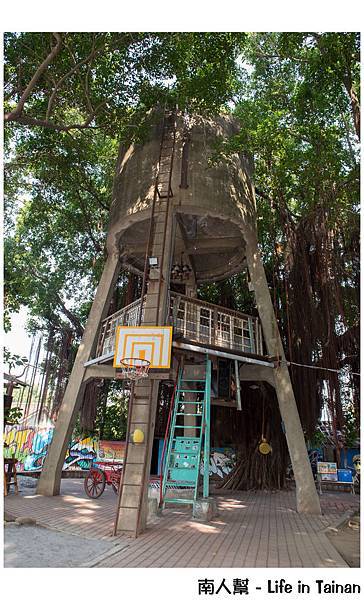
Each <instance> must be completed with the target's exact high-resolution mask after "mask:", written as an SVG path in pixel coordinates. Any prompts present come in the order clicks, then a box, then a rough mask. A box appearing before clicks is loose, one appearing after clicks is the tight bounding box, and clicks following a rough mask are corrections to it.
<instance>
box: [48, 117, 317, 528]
mask: <svg viewBox="0 0 364 600" xmlns="http://www.w3.org/2000/svg"><path fill="white" fill-rule="evenodd" d="M238 130H239V127H238V124H237V123H236V121H234V119H233V118H232V117H230V116H227V115H224V116H223V115H220V116H218V117H216V118H213V119H212V118H205V117H200V116H192V117H189V118H188V119H187V118H185V117H184V116H183V115H181V114H179V113H176V112H174V111H171V112H168V113H165V114H159V115H158V113H156V115H155V119H154V124H153V125H152V126H151V129H150V135H149V137H148V139H147V141H145V142H144V143H143V144H132V145H131V146H130V147H129V148H127V149H125V148H120V152H119V157H118V161H117V166H116V174H115V180H114V188H113V199H112V204H111V212H110V223H109V229H108V236H107V251H108V258H107V261H106V264H105V267H104V271H103V274H102V277H101V280H100V283H99V286H98V289H97V292H96V295H95V299H94V302H93V305H92V309H91V312H90V315H89V319H88V321H87V325H86V327H85V332H84V336H83V339H82V341H81V344H80V348H79V351H78V354H77V357H76V360H75V363H74V367H73V370H72V373H71V376H70V380H69V383H68V386H67V390H66V393H65V396H64V400H63V403H62V406H61V409H60V412H59V417H58V421H57V424H56V428H55V434H54V438H53V442H52V444H51V447H50V450H49V453H48V456H47V459H46V461H45V465H44V468H43V472H42V475H41V478H40V482H39V486H38V492H39V493H42V494H46V495H53V494H58V493H59V485H60V477H61V471H62V465H63V461H64V456H65V452H66V448H67V444H68V441H69V437H70V435H71V432H72V428H73V425H74V421H75V418H76V415H77V410H78V407H79V403H80V401H81V398H82V393H83V388H84V386H85V383H86V382H87V381H88V380H89V379H90V378H92V377H101V378H106V377H109V378H113V377H115V369H113V367H112V366H111V364H110V361H111V360H112V355H113V344H114V337H115V327H116V324H118V323H120V322H121V319H123V323H126V324H133V325H135V324H138V323H140V322H142V324H143V325H166V324H173V326H174V332H175V333H177V332H178V333H179V336H178V337H177V336H175V340H174V343H173V347H174V352H177V350H178V352H179V353H181V352H187V351H188V352H189V353H191V352H192V353H193V352H196V353H201V352H204V353H205V354H211V355H213V356H218V355H219V353H220V354H221V355H224V354H226V352H228V354H226V355H227V356H230V357H232V358H234V359H236V360H238V361H240V362H241V363H244V370H243V376H242V377H241V378H242V379H246V380H251V379H253V380H266V381H268V382H269V383H271V384H272V385H273V386H274V387H275V389H276V393H277V397H278V402H279V407H280V411H281V416H282V420H283V423H284V426H285V431H286V437H287V443H288V448H289V452H290V456H291V461H292V465H293V470H294V474H295V480H296V489H297V508H298V510H299V511H301V512H311V513H319V512H320V505H319V501H318V497H317V493H316V489H315V486H314V481H313V477H312V472H311V468H310V463H309V460H308V456H307V451H306V446H305V441H304V436H303V432H302V427H301V423H300V420H299V415H298V411H297V407H296V402H295V398H294V394H293V390H292V386H291V381H290V376H289V372H288V369H287V363H286V360H285V356H284V351H283V346H282V343H281V338H280V335H279V331H278V327H277V323H276V319H275V315H274V310H273V306H272V301H271V298H270V294H269V289H268V286H267V282H266V277H265V273H264V268H263V265H262V261H261V257H260V253H259V249H258V243H257V233H256V207H255V197H254V189H253V186H252V183H251V176H252V173H251V165H250V164H249V161H248V159H247V158H246V157H244V156H242V155H239V154H238V153H235V154H231V155H229V156H228V157H226V158H224V159H222V158H220V159H218V160H214V155H215V154H216V151H217V149H218V147H219V144H221V143H223V142H224V141H226V140H227V139H229V138H230V137H231V136H232V135H233V134H234V133H236V132H237V131H238ZM121 266H123V268H126V269H129V270H130V271H132V272H135V273H138V274H140V275H141V276H142V277H143V286H142V298H144V300H143V302H142V300H140V302H139V304H138V303H133V306H131V307H130V308H129V309H128V307H126V309H124V312H123V313H122V315H121V314H119V313H120V311H119V313H117V314H116V315H115V316H113V315H111V317H108V319H106V320H105V317H106V315H107V311H108V306H109V303H110V298H111V295H112V292H113V288H114V285H115V281H116V278H117V276H118V273H119V270H120V268H121ZM245 267H246V268H247V269H248V271H249V276H250V281H251V285H252V289H253V290H254V293H255V298H256V304H257V308H258V312H259V317H260V322H261V327H262V330H263V335H264V341H265V346H266V349H267V354H268V356H267V355H265V356H264V355H263V346H262V340H261V338H260V333H259V332H260V325H258V324H257V323H256V322H255V321H254V320H253V318H252V317H249V316H246V315H239V314H238V313H234V314H232V313H233V311H225V312H223V311H222V309H221V310H219V307H213V306H212V305H211V306H210V305H208V303H201V302H200V301H198V300H196V299H195V297H196V293H197V285H198V284H199V283H202V282H211V281H217V280H222V279H225V278H227V277H228V276H230V275H232V274H234V273H238V272H240V271H241V270H243V269H244V268H245ZM182 271H183V273H182V275H181V272H182ZM171 274H172V275H171ZM181 288H182V289H181ZM178 292H181V294H182V295H180V296H178ZM181 298H182V300H181ZM178 303H179V304H178ZM202 305H203V306H202ZM181 307H182V308H181ZM191 307H192V308H191ZM127 309H128V310H127ZM189 310H190V311H192V312H190V313H188V311H189ZM183 311H184V312H183ZM193 311H195V312H193ZM188 314H189V315H191V314H196V315H198V317H197V318H196V322H194V318H192V317H191V316H190V317H188ZM186 315H187V316H186ZM133 319H134V320H133ZM182 322H183V323H184V325H183V327H182V325H181V323H182ZM191 323H192V324H191ZM181 336H182V338H183V342H181V341H180V339H181ZM273 357H275V358H277V357H278V360H276V361H275V362H274V363H273V362H270V360H269V359H273ZM167 377H170V374H168V373H153V374H152V375H151V377H150V378H149V379H148V380H143V383H138V384H136V386H135V393H134V398H133V402H132V404H131V408H130V415H129V419H130V428H131V429H133V427H134V428H135V427H136V426H137V425H139V426H142V427H143V428H144V430H145V433H146V439H145V443H144V444H143V445H139V446H138V445H130V447H129V449H128V452H127V457H126V462H125V466H124V479H123V488H122V494H121V498H120V508H119V513H118V521H117V522H118V525H117V531H124V532H129V533H131V534H133V535H137V533H138V532H140V531H142V530H143V529H144V528H145V524H146V510H147V496H148V483H149V467H150V461H151V448H152V442H153V432H154V421H155V412H156V406H157V398H158V388H159V383H160V380H161V379H163V378H167Z"/></svg>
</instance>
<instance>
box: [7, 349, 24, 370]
mask: <svg viewBox="0 0 364 600" xmlns="http://www.w3.org/2000/svg"><path fill="white" fill-rule="evenodd" d="M4 363H5V364H6V365H8V368H9V373H10V372H11V371H12V369H14V367H23V366H24V365H26V364H27V363H28V359H27V357H26V356H20V355H19V354H12V353H11V352H10V350H9V349H8V348H5V347H4Z"/></svg>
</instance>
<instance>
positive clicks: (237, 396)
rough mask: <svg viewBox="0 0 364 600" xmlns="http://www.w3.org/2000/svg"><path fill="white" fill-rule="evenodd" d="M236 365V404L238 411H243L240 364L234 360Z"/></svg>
mask: <svg viewBox="0 0 364 600" xmlns="http://www.w3.org/2000/svg"><path fill="white" fill-rule="evenodd" d="M234 365H235V383H236V403H237V409H238V410H241V387H240V375H239V364H238V361H237V360H234Z"/></svg>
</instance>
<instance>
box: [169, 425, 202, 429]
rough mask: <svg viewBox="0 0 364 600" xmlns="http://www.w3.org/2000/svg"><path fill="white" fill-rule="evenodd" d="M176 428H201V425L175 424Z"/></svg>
mask: <svg viewBox="0 0 364 600" xmlns="http://www.w3.org/2000/svg"><path fill="white" fill-rule="evenodd" d="M174 428H175V429H201V425H175V426H174Z"/></svg>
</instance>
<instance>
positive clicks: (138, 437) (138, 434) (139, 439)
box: [133, 429, 144, 444]
mask: <svg viewBox="0 0 364 600" xmlns="http://www.w3.org/2000/svg"><path fill="white" fill-rule="evenodd" d="M133 442H134V444H142V443H143V442H144V433H143V432H142V431H141V429H136V430H135V431H134V433H133Z"/></svg>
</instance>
